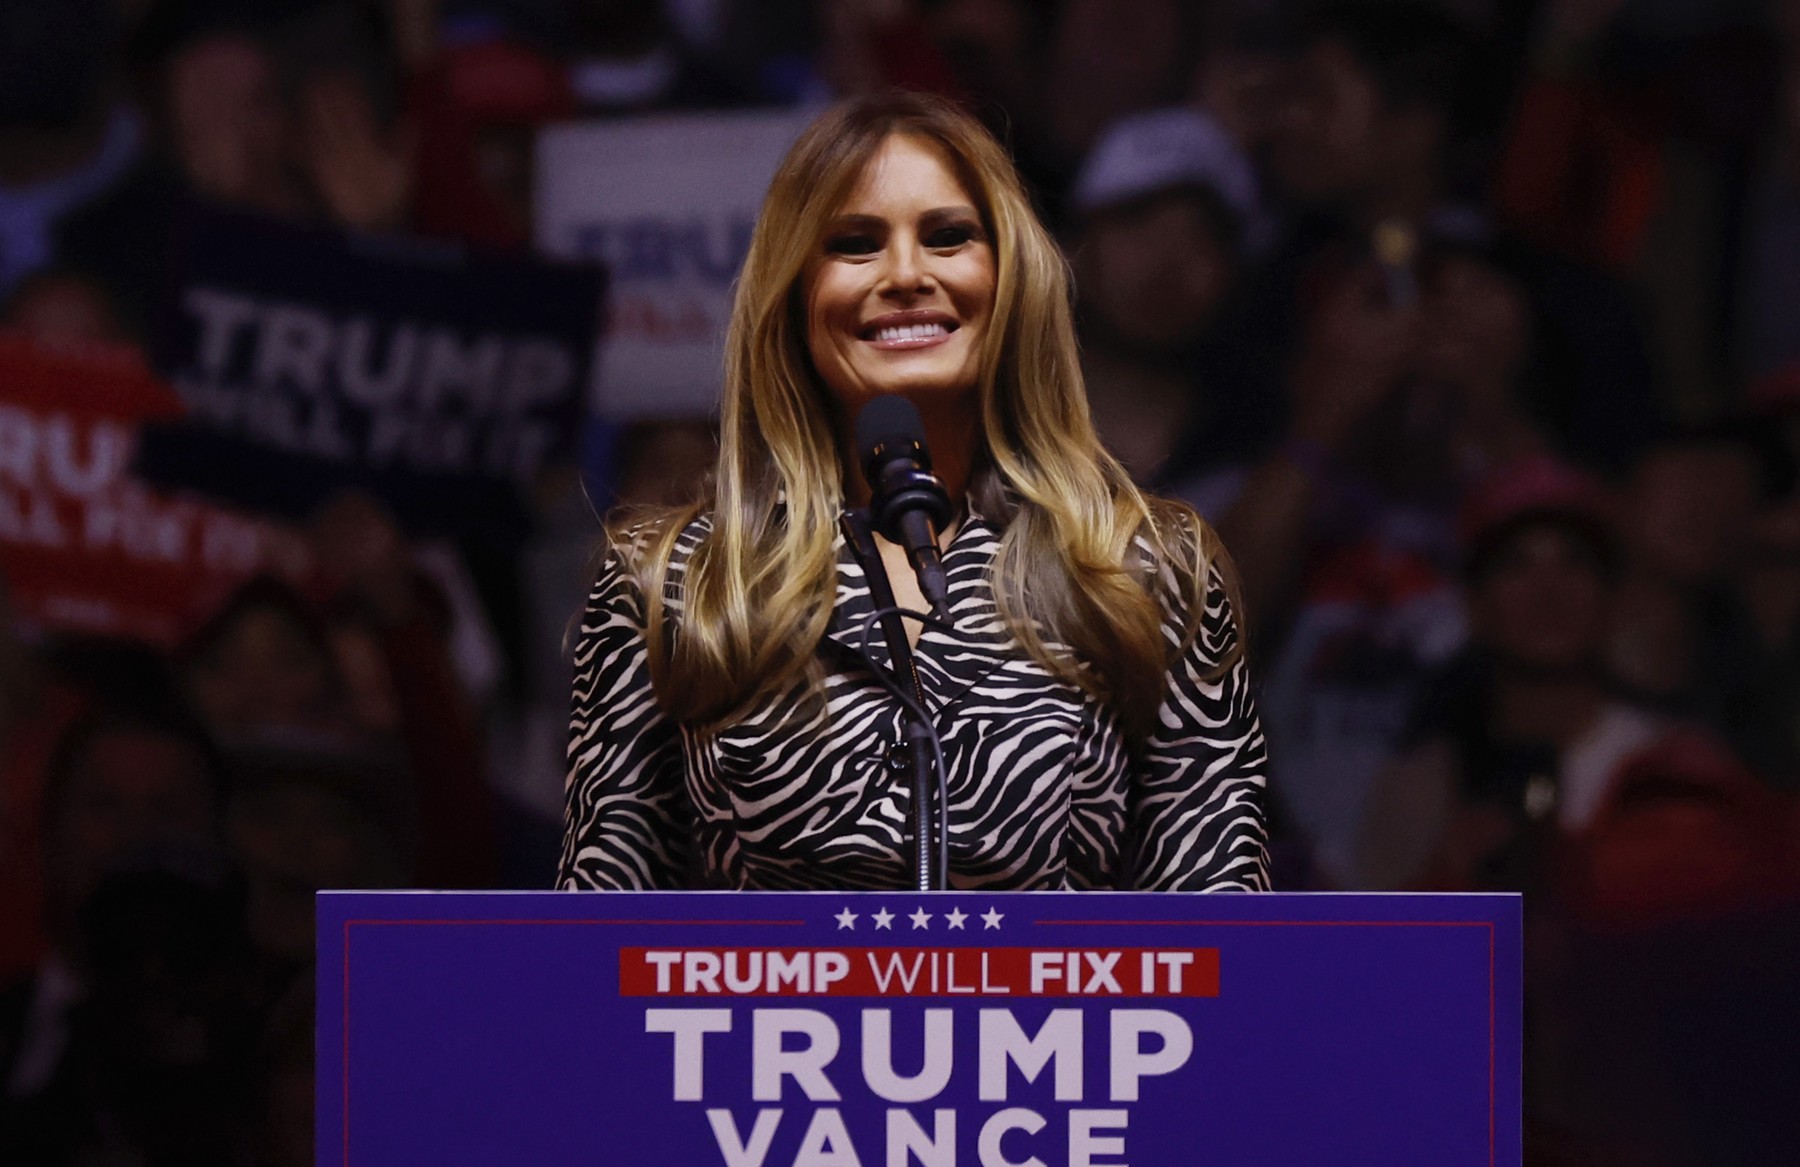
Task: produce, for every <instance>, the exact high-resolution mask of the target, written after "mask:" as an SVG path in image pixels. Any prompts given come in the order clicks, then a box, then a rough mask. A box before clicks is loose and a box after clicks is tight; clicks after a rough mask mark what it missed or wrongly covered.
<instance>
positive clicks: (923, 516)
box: [845, 396, 952, 891]
mask: <svg viewBox="0 0 1800 1167" xmlns="http://www.w3.org/2000/svg"><path fill="white" fill-rule="evenodd" d="M856 448H857V450H858V452H859V453H860V455H861V461H862V471H863V476H864V477H865V478H866V479H867V480H868V483H869V489H870V492H871V497H870V502H869V512H868V521H867V522H866V523H865V522H863V521H860V519H859V518H858V519H852V518H850V517H849V516H847V517H846V522H845V534H846V537H847V538H848V539H849V541H850V546H851V548H852V549H853V550H854V551H855V553H856V555H857V557H858V558H859V559H860V560H861V561H862V565H863V573H864V575H865V577H866V578H867V579H868V581H869V591H870V595H871V596H872V597H873V599H874V601H875V609H876V611H875V613H874V614H873V615H872V616H871V617H870V618H869V620H870V622H873V621H874V620H876V619H879V620H880V621H881V625H882V635H883V636H884V637H885V638H886V640H887V642H888V649H889V653H890V654H891V657H892V661H893V666H894V672H895V673H896V674H897V675H898V678H899V679H903V680H905V681H907V682H910V688H911V690H912V691H911V693H910V694H908V693H906V692H904V691H903V689H902V686H901V685H900V684H898V683H894V684H889V683H888V682H889V681H890V680H893V678H888V677H884V676H882V670H881V669H880V668H879V667H878V666H876V665H875V664H874V662H873V661H870V662H869V665H870V667H871V668H872V669H874V671H875V673H876V676H877V678H878V679H879V680H880V681H881V682H882V684H883V687H884V688H887V689H888V691H889V692H890V693H893V694H894V696H896V697H898V698H899V699H900V703H901V705H902V706H903V707H904V708H905V709H906V711H907V715H908V716H907V719H906V727H905V730H904V739H903V740H904V742H905V745H906V752H907V755H908V756H909V757H910V758H911V770H912V779H913V784H912V793H913V808H912V810H913V815H912V817H913V841H914V845H915V853H914V858H915V875H916V878H917V884H918V889H919V890H920V891H941V890H943V889H945V888H947V887H948V886H949V846H950V839H949V807H948V789H947V781H948V778H947V775H946V774H945V772H944V747H943V741H942V739H941V738H940V737H939V736H938V731H937V726H936V725H935V724H933V723H932V720H931V714H930V711H929V710H928V709H926V707H925V689H924V686H923V685H921V684H920V683H919V670H918V663H917V661H916V660H915V659H914V657H913V652H912V646H911V644H909V643H908V641H907V639H906V628H905V625H904V622H903V620H902V614H903V612H902V609H901V608H899V607H898V606H897V605H896V604H895V603H894V594H893V589H892V588H890V587H889V586H888V579H887V570H886V569H885V568H884V567H883V566H882V562H881V552H880V549H879V548H878V547H877V546H876V544H875V538H874V534H873V531H879V532H880V533H881V534H882V535H883V536H885V537H886V538H887V539H888V540H889V541H891V542H893V543H896V544H898V545H900V546H901V547H903V548H905V549H906V556H907V559H908V560H909V561H910V562H911V563H912V566H913V570H914V572H916V573H917V575H918V578H919V591H920V592H921V593H922V594H923V595H924V596H925V599H926V602H927V603H929V604H930V605H931V614H932V617H934V618H935V619H925V618H923V617H920V616H917V615H913V618H915V619H925V622H926V623H928V624H936V625H938V626H940V627H947V626H948V625H949V617H950V606H949V596H950V589H949V583H948V581H947V580H946V578H945V576H944V565H943V562H942V560H941V559H940V558H939V556H938V547H937V533H938V531H940V530H942V529H943V528H944V527H945V526H946V525H948V523H949V522H950V516H951V513H952V511H951V507H950V495H949V493H948V492H947V491H946V490H945V489H944V484H943V483H942V482H940V481H939V480H938V477H937V475H935V474H933V473H932V472H931V455H930V453H928V452H927V451H926V448H925V426H924V423H923V421H921V419H920V417H919V411H918V410H917V409H915V408H914V407H913V404H912V402H910V401H907V400H906V399H905V398H903V397H894V396H883V397H877V398H875V400H873V401H871V402H869V404H868V405H866V406H864V407H863V410H862V412H861V413H860V414H859V415H858V416H857V419H856ZM871 527H872V528H873V531H872V530H871ZM867 632H868V628H867V626H865V628H864V636H863V641H864V646H865V648H864V653H863V655H864V657H865V658H866V657H867V651H866V645H867V640H868V636H867ZM934 770H935V775H936V777H935V782H934V780H933V773H934ZM934 787H935V790H934ZM934 795H935V797H934ZM934 804H935V805H936V809H937V813H936V814H935V816H934V815H933V813H932V807H933V805H934ZM934 821H935V824H936V830H935V831H934V830H933V823H934ZM934 836H935V838H934Z"/></svg>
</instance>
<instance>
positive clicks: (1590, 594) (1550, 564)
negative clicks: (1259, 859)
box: [1357, 459, 1664, 890]
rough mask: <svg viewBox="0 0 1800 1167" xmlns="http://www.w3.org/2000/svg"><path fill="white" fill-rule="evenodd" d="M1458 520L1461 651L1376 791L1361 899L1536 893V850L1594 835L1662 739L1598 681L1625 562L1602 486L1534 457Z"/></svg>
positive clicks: (1365, 830) (1488, 486)
mask: <svg viewBox="0 0 1800 1167" xmlns="http://www.w3.org/2000/svg"><path fill="white" fill-rule="evenodd" d="M1463 523H1464V527H1465V529H1466V535H1465V540H1466V546H1467V548H1468V551H1467V566H1466V568H1465V573H1464V576H1465V580H1466V586H1467V589H1468V611H1469V618H1470V640H1469V644H1468V646H1467V648H1466V649H1465V650H1464V651H1463V652H1462V653H1461V654H1459V656H1458V658H1457V659H1456V660H1455V661H1454V662H1453V663H1452V664H1451V665H1450V666H1449V667H1448V668H1447V669H1446V670H1445V673H1444V675H1443V677H1442V678H1441V679H1440V681H1439V683H1438V684H1436V685H1434V686H1433V687H1432V689H1431V691H1430V696H1429V697H1428V698H1427V700H1426V701H1425V702H1424V704H1423V707H1422V708H1421V709H1420V710H1419V711H1418V712H1417V713H1416V714H1415V715H1414V717H1413V724H1412V726H1411V727H1410V729H1409V730H1408V737H1409V739H1410V741H1411V744H1410V745H1408V746H1407V747H1406V748H1405V749H1404V751H1403V752H1402V753H1400V754H1399V755H1398V756H1397V757H1396V758H1395V759H1394V760H1393V761H1392V762H1391V763H1389V764H1388V766H1387V767H1386V768H1385V769H1384V770H1383V771H1382V773H1381V774H1380V775H1379V776H1378V777H1377V778H1376V779H1375V782H1374V785H1373V787H1372V789H1371V791H1370V795H1369V800H1368V806H1367V809H1366V811H1365V813H1364V817H1363V822H1362V826H1361V828H1360V830H1359V832H1358V840H1359V843H1358V864H1357V885H1358V886H1360V887H1367V888H1376V889H1425V888H1434V889H1476V888H1507V889H1515V890H1522V889H1524V888H1526V887H1540V886H1542V882H1543V879H1544V877H1545V873H1544V872H1543V871H1542V870H1541V869H1539V868H1540V867H1541V864H1542V863H1543V862H1544V860H1545V857H1546V852H1547V848H1546V847H1545V846H1544V843H1545V840H1547V839H1549V838H1551V837H1553V836H1554V835H1557V834H1562V835H1568V834H1572V833H1575V832H1578V831H1581V830H1583V829H1585V828H1586V827H1587V826H1589V825H1590V824H1591V823H1592V822H1593V820H1594V817H1595V815H1596V814H1597V813H1598V811H1599V809H1600V807H1601V806H1602V805H1603V804H1604V803H1605V802H1606V801H1607V800H1608V799H1609V798H1610V797H1611V795H1612V789H1611V787H1612V785H1613V783H1614V782H1615V781H1616V780H1617V777H1618V771H1619V769H1620V766H1621V763H1622V762H1623V761H1624V760H1625V759H1626V758H1628V757H1629V756H1631V755H1633V754H1635V753H1636V752H1638V751H1639V750H1642V749H1643V748H1644V747H1646V746H1648V745H1649V744H1650V743H1651V742H1652V741H1653V740H1655V738H1656V737H1657V736H1658V735H1659V734H1660V733H1661V732H1663V728H1664V727H1663V724H1662V722H1661V719H1659V718H1658V717H1657V716H1656V715H1655V714H1653V713H1651V712H1650V711H1648V710H1645V709H1643V708H1641V707H1639V706H1636V705H1633V704H1631V703H1629V702H1626V701H1623V700H1621V699H1620V698H1619V697H1617V696H1616V695H1614V694H1613V693H1612V692H1611V690H1610V687H1609V684H1608V680H1607V677H1606V674H1605V668H1604V652H1605V648H1606V641H1607V632H1608V629H1609V628H1610V626H1611V622H1612V616H1613V613H1612V607H1611V606H1612V594H1613V589H1614V587H1615V586H1616V584H1617V580H1618V572H1619V568H1620V557H1619V548H1618V542H1617V538H1616V536H1615V535H1614V533H1613V528H1612V516H1611V500H1610V499H1609V498H1608V497H1607V495H1606V493H1605V489H1604V488H1603V487H1602V486H1601V485H1600V483H1599V482H1598V481H1597V480H1595V479H1592V478H1590V477H1588V476H1586V475H1583V474H1581V473H1579V472H1577V471H1574V470H1572V469H1570V468H1568V467H1567V466H1565V465H1563V464H1561V463H1558V462H1555V461H1553V460H1550V459H1534V460H1529V461H1526V462H1523V463H1520V464H1517V465H1515V466H1512V467H1509V468H1508V469H1506V470H1504V471H1502V472H1501V473H1500V474H1498V475H1497V476H1495V477H1494V478H1492V479H1490V480H1489V481H1488V482H1486V483H1483V484H1482V485H1481V486H1480V487H1479V488H1477V490H1476V492H1475V493H1474V495H1473V497H1472V498H1471V499H1470V502H1469V504H1468V509H1467V513H1466V514H1465V516H1464V519H1463Z"/></svg>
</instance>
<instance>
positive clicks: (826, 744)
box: [559, 94, 1267, 890]
mask: <svg viewBox="0 0 1800 1167" xmlns="http://www.w3.org/2000/svg"><path fill="white" fill-rule="evenodd" d="M885 395H896V396H900V397H904V398H905V399H906V400H908V401H909V402H911V403H912V404H913V405H914V406H915V407H916V408H917V409H918V411H919V413H920V415H921V417H922V419H923V422H924V426H925V432H926V437H927V440H928V443H929V446H930V448H931V450H932V453H933V456H934V461H935V463H936V469H937V471H938V474H939V476H940V477H941V478H942V479H943V481H944V485H945V486H946V488H947V489H948V491H949V493H950V496H951V498H952V499H953V501H954V502H955V504H956V507H957V510H958V514H957V519H956V520H955V521H954V522H953V523H951V524H950V525H949V526H948V527H947V529H946V530H945V531H944V532H943V534H942V537H941V539H940V544H941V546H942V549H943V561H944V568H945V572H946V574H947V576H948V579H949V589H950V596H949V605H948V609H949V613H950V617H951V618H950V621H949V622H948V623H947V624H946V625H944V626H933V627H930V628H924V629H923V630H921V629H920V628H919V627H918V626H917V625H916V624H915V625H913V626H910V627H909V628H908V632H909V636H910V635H916V637H917V644H916V651H915V652H914V654H913V655H914V666H915V670H914V671H915V672H916V679H917V691H918V693H919V696H920V697H921V698H922V701H921V703H922V704H923V705H924V706H925V707H926V708H927V710H928V711H929V712H930V713H931V715H932V717H933V719H934V721H935V724H936V727H937V729H938V732H939V735H940V736H941V738H942V740H943V745H944V764H945V766H946V773H945V774H944V776H943V779H944V785H945V788H946V790H947V793H948V807H949V824H948V836H949V837H948V846H949V868H950V880H951V883H952V885H953V886H958V887H974V886H981V887H1019V888H1034V887H1136V888H1180V889H1194V890H1198V889H1215V888H1235V889H1259V888H1263V887H1266V886H1267V874H1266V858H1265V854H1264V830H1263V819H1262V798H1263V785H1264V770H1265V766H1266V759H1265V756H1264V750H1263V740H1262V733H1261V730H1260V728H1259V726H1258V723H1257V719H1256V714H1255V710H1254V706H1253V705H1252V703H1251V700H1250V695H1249V688H1248V680H1247V677H1246V675H1245V668H1244V662H1243V658H1242V653H1241V651H1240V648H1239V636H1238V628H1237V623H1236V618H1235V616H1234V614H1233V611H1232V605H1231V600H1230V594H1231V590H1232V589H1231V584H1230V575H1229V568H1228V564H1227V562H1226V561H1225V558H1224V556H1223V554H1222V552H1221V551H1220V550H1219V549H1218V547H1217V545H1216V543H1215V541H1214V540H1213V537H1212V535H1211V533H1210V532H1209V531H1208V530H1207V528H1206V527H1205V525H1204V524H1203V523H1202V522H1201V521H1200V520H1199V518H1198V517H1197V516H1195V515H1194V514H1193V512H1192V511H1190V510H1188V509H1186V508H1184V507H1181V506H1178V505H1176V504H1171V503H1167V502H1162V501H1159V500H1154V499H1151V498H1147V497H1146V496H1144V495H1143V494H1141V493H1140V492H1139V491H1137V490H1136V489H1135V488H1134V487H1133V486H1132V485H1131V483H1130V480H1129V479H1128V478H1127V476H1126V475H1125V473H1124V471H1123V469H1122V468H1121V467H1120V466H1119V464H1118V463H1117V461H1115V460H1114V459H1113V458H1112V457H1111V456H1109V455H1108V454H1107V453H1106V452H1105V451H1104V450H1103V449H1102V447H1101V446H1100V443H1099V441H1098V439H1097V438H1096V436H1095V433H1094V428H1093V424H1092V422H1091V421H1090V419H1089V417H1088V412H1087V405H1086V398H1085V394H1084V391H1083V387H1082V383H1081V377H1080V372H1079V364H1078V360H1077V354H1076V346H1075V336H1074V328H1073V324H1072V320H1071V312H1070V302H1069V285H1068V276H1067V272H1066V268H1065V265H1064V263H1063V259H1062V256H1061V254H1060V253H1059V252H1058V251H1057V249H1056V246H1055V244H1054V243H1053V242H1052V241H1051V239H1050V237H1049V235H1048V234H1047V233H1046V232H1045V231H1044V229H1043V227H1042V225H1041V224H1039V222H1038V221H1037V218H1036V216H1035V215H1034V214H1033V213H1032V210H1031V205H1030V200H1029V198H1028V197H1027V196H1026V194H1025V192H1024V189H1023V187H1022V186H1021V184H1020V182H1019V178H1018V175H1017V173H1016V172H1015V170H1014V169H1013V166H1012V164H1011V161H1010V160H1009V159H1008V158H1007V156H1006V153H1005V151H1004V150H1003V149H1002V148H1001V147H1000V145H999V144H998V143H997V142H995V141H994V139H993V138H992V137H991V136H990V135H989V134H988V133H987V132H986V131H985V130H984V129H982V128H981V126H980V125H979V124H978V123H976V122H975V121H974V120H972V119H971V118H969V117H968V116H967V115H965V114H963V113H962V112H961V111H959V110H957V109H956V108H954V107H953V106H951V105H948V104H947V103H944V102H941V101H939V100H936V99H932V98H926V97H919V96H913V95H906V94H899V95H888V96H881V97H874V98H865V99H861V100H858V101H854V102H850V103H847V104H845V105H842V106H839V107H837V108H835V109H833V110H831V111H830V112H828V113H827V114H825V115H824V116H823V117H822V118H820V119H819V121H818V122H816V123H815V124H814V125H813V126H812V127H811V128H810V129H809V130H808V131H807V132H806V133H805V134H803V135H802V136H801V138H800V140H799V141H798V142H796V143H795V145H794V147H793V149H792V150H791V151H790V152H789V154H788V157H787V158H786V159H785V160H784V162H783V164H782V166H781V168H780V169H779V170H778V171H777V173H776V176H775V179H774V182H773V183H772V185H771V187H770V190H769V195H768V198H767V200H766V201H765V203H764V205H763V210H762V214H761V216H760V217H759V219H758V222H757V227H756V231H755V234H754V236H753V237H752V240H751V245H750V250H749V254H748V256H747V257H746V259H745V262H744V269H743V272H742V274H741V276H740V278H739V281H738V286H737V292H736V298H735V301H734V304H733V311H732V322H731V330H730V335H729V337H728V340H727V345H726V365H725V378H724V396H723V400H722V403H721V425H720V430H721V434H720V455H719V463H718V467H717V473H716V475H715V481H714V483H713V485H712V488H711V491H710V493H709V495H708V496H707V497H706V498H705V499H704V500H702V501H701V502H700V503H699V504H697V505H695V506H693V507H688V508H684V509H680V510H673V511H662V512H658V513H654V514H650V515H648V516H645V515H637V516H631V517H629V518H627V519H624V520H622V521H621V522H620V523H618V524H616V525H615V527H614V530H613V531H612V533H611V536H610V538H609V543H608V549H607V554H606V556H605V558H604V560H603V562H602V565H601V568H600V571H599V575H598V578H597V580H596V581H595V585H594V590H593V594H592V596H591V598H590V601H589V604H588V608H587V611H586V614H585V616H584V618H583V620H582V624H581V629H580V633H579V636H578V640H577V648H576V669H577V675H576V681H575V695H574V716H573V720H572V723H571V730H570V754H569V760H570V774H569V782H568V806H567V818H566V823H565V835H564V847H563V857H562V865H561V871H560V874H559V882H560V884H561V885H562V886H564V887H570V888H598V887H683V886H706V887H745V888H749V887H759V888H790V887H791V888H799V887H836V888H881V887H902V886H906V885H907V883H908V871H909V860H908V848H907V833H908V829H909V823H910V821H911V819H910V808H909V801H910V792H909V788H908V783H907V782H906V781H905V780H904V779H903V778H902V777H900V776H898V775H897V774H896V772H895V768H894V767H893V766H892V765H891V764H890V759H891V758H892V757H894V756H895V747H896V743H899V742H900V741H902V740H903V717H904V714H903V711H902V709H901V707H900V706H899V704H898V703H896V702H894V701H893V700H892V699H891V698H889V697H888V696H887V695H886V690H884V689H883V688H882V687H881V686H880V685H879V684H878V683H877V682H876V680H875V679H874V678H873V677H872V676H871V673H870V670H871V669H873V668H883V667H891V666H890V664H889V663H888V662H889V661H891V659H894V658H896V657H899V656H903V655H905V653H906V646H905V645H903V644H898V643H896V644H891V645H889V656H888V658H885V659H882V660H877V661H874V662H866V661H863V660H861V659H859V658H858V656H857V654H856V653H855V651H854V649H855V647H856V645H857V643H858V640H859V633H860V631H861V629H862V627H863V626H864V624H865V622H866V620H867V619H868V617H869V616H870V614H871V613H872V612H874V611H875V610H876V608H877V607H880V606H883V605H884V604H885V603H887V602H889V601H888V600H886V599H885V597H887V596H889V595H890V594H891V595H892V596H893V597H895V598H896V599H897V600H898V602H899V603H900V604H901V605H902V606H905V607H914V608H917V607H922V606H923V605H922V604H920V603H919V602H918V591H917V586H916V584H915V583H914V580H913V577H912V573H911V572H910V570H908V569H907V568H906V560H905V557H904V554H903V553H902V552H900V551H899V550H898V549H897V548H894V547H891V546H888V545H886V544H885V542H884V541H882V540H881V539H880V538H879V537H878V536H874V535H873V534H872V533H870V532H869V531H868V528H867V520H866V517H865V516H864V514H863V512H862V511H861V510H860V508H859V506H858V504H859V503H861V502H864V501H866V498H867V492H866V490H865V488H864V487H863V486H862V483H861V479H860V476H859V475H858V473H857V470H856V465H857V462H856V458H855V456H854V445H853V442H852V437H851V435H852V433H853V430H854V423H855V419H856V415H857V413H858V412H859V411H860V410H861V408H862V407H863V406H864V405H866V404H867V403H868V402H870V401H872V400H874V399H875V398H877V397H881V396H885ZM877 597H882V599H880V600H878V599H877ZM909 679H910V678H909Z"/></svg>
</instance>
